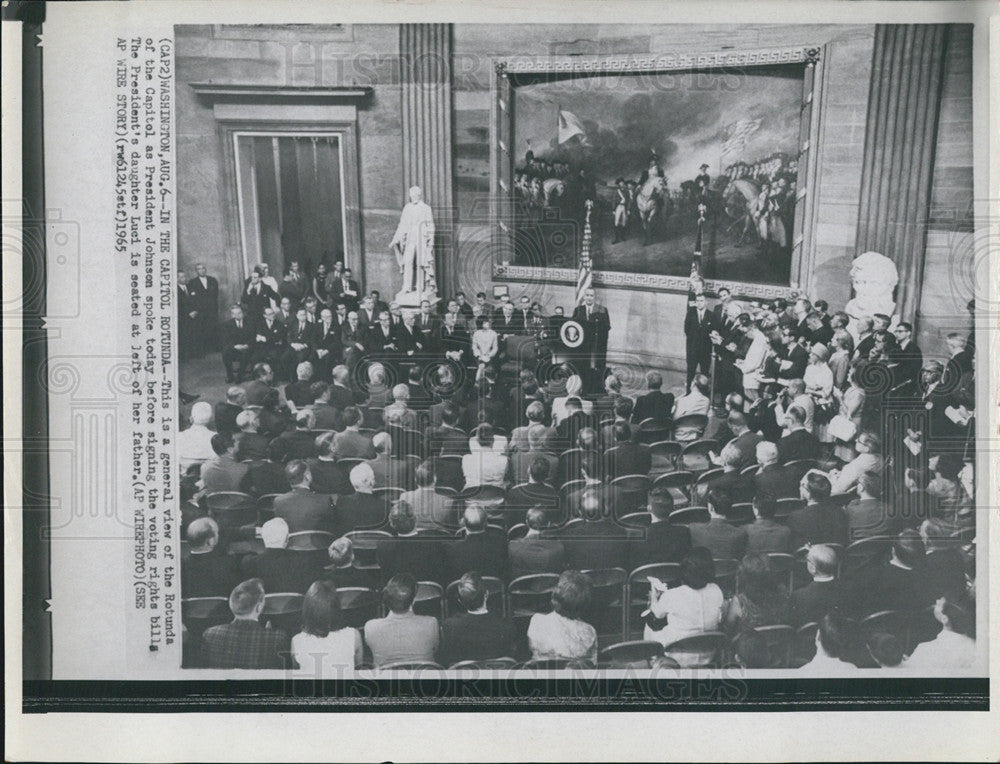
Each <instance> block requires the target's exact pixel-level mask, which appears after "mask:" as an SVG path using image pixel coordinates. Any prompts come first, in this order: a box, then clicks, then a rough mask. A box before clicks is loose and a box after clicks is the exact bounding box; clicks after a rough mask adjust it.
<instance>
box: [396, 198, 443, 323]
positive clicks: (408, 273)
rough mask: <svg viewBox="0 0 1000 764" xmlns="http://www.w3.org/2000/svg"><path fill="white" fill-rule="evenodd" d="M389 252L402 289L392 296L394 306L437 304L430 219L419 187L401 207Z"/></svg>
mask: <svg viewBox="0 0 1000 764" xmlns="http://www.w3.org/2000/svg"><path fill="white" fill-rule="evenodd" d="M389 249H390V250H391V251H392V253H393V254H394V255H395V256H396V263H397V264H398V265H399V271H400V273H402V274H403V288H402V289H400V291H399V292H398V293H397V294H396V302H397V303H399V304H400V305H401V306H403V307H419V305H420V303H421V301H422V300H429V301H430V302H431V304H433V303H435V302H437V299H438V296H437V280H436V278H435V276H434V216H433V215H432V214H431V208H430V205H428V204H427V202H425V201H424V200H423V192H422V191H421V190H420V186H412V187H411V188H410V201H409V202H407V204H406V206H405V207H403V212H402V214H401V215H400V217H399V225H398V226H397V227H396V234H395V235H394V236H393V237H392V241H391V242H389Z"/></svg>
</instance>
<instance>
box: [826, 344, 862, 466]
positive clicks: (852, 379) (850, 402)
mask: <svg viewBox="0 0 1000 764" xmlns="http://www.w3.org/2000/svg"><path fill="white" fill-rule="evenodd" d="M866 364H867V361H864V360H858V361H857V362H856V363H854V365H853V366H851V368H850V371H848V374H847V389H846V390H844V391H843V392H841V391H840V390H834V392H833V397H834V399H836V400H837V401H838V402H839V404H840V409H839V411H838V413H837V415H836V416H834V418H833V419H832V420H830V424H829V425H828V426H827V432H828V433H829V434H831V435H833V437H834V447H833V455H834V456H835V457H837V459H839V460H840V461H842V462H844V463H845V464H846V463H848V462H850V461H852V460H853V459H854V457H856V456H857V455H858V452H857V451H856V450H855V448H854V438H855V436H856V435H857V433H858V430H859V429H860V427H861V417H862V414H863V413H864V408H865V398H866V397H867V393H865V389H864V387H863V386H862V385H861V382H860V381H859V380H861V379H864V370H865V366H866Z"/></svg>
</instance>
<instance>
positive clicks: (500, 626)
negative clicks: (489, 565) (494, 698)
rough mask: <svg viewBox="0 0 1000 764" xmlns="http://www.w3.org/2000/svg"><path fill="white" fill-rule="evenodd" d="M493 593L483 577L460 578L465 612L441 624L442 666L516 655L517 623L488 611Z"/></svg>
mask: <svg viewBox="0 0 1000 764" xmlns="http://www.w3.org/2000/svg"><path fill="white" fill-rule="evenodd" d="M488 599H489V591H488V590H487V589H486V584H485V583H483V577H482V576H481V575H479V573H477V572H476V571H469V572H468V573H466V574H464V575H463V576H462V577H461V578H460V579H458V601H459V603H460V604H461V605H462V608H463V609H464V610H465V612H464V613H457V614H455V615H453V616H451V617H450V618H447V619H445V621H444V623H442V624H441V647H440V649H439V650H438V663H440V664H441V665H442V666H450V665H452V664H454V663H458V662H459V661H482V660H488V659H490V658H503V657H511V656H513V655H514V651H515V646H516V643H517V636H516V632H515V629H514V625H513V623H512V622H511V621H510V619H508V618H505V617H503V616H502V615H500V613H499V609H498V610H497V612H490V611H489V609H488V608H487V606H486V605H487V600H488Z"/></svg>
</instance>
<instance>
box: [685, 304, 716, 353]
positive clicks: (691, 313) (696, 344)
mask: <svg viewBox="0 0 1000 764" xmlns="http://www.w3.org/2000/svg"><path fill="white" fill-rule="evenodd" d="M713 329H715V320H714V319H713V318H712V314H711V312H709V310H708V308H706V309H705V315H704V316H703V317H702V320H701V321H698V311H697V310H696V309H695V308H694V307H693V306H692V307H690V308H688V311H687V315H686V316H684V336H685V338H686V340H687V343H686V347H687V353H688V355H689V356H700V355H708V354H709V353H710V352H711V350H712V340H711V339H710V337H709V335H710V334H711V333H712V330H713Z"/></svg>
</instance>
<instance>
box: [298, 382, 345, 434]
mask: <svg viewBox="0 0 1000 764" xmlns="http://www.w3.org/2000/svg"><path fill="white" fill-rule="evenodd" d="M309 397H310V398H312V403H310V404H309V405H308V406H306V410H307V411H310V412H312V415H313V429H316V430H339V429H340V428H341V427H343V425H342V424H341V423H340V410H339V409H337V408H334V407H333V406H331V405H330V385H329V384H328V383H326V382H313V383H312V384H311V385H309Z"/></svg>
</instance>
